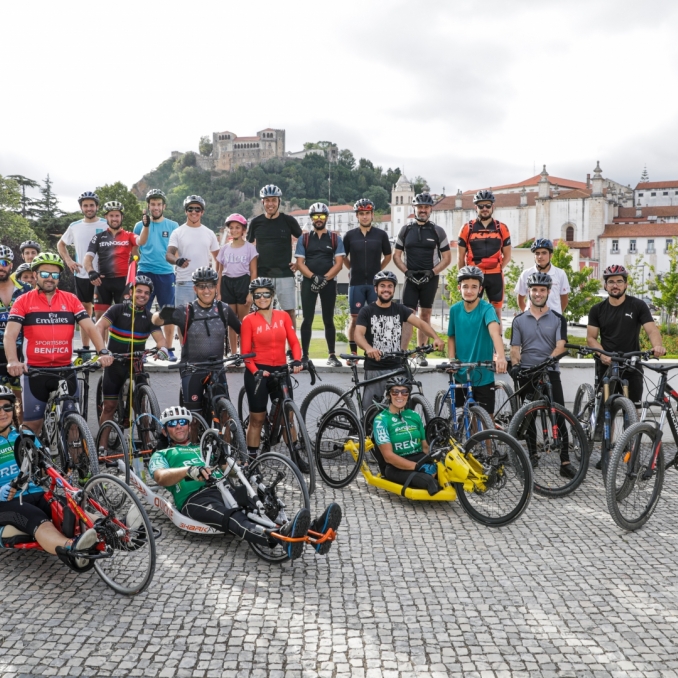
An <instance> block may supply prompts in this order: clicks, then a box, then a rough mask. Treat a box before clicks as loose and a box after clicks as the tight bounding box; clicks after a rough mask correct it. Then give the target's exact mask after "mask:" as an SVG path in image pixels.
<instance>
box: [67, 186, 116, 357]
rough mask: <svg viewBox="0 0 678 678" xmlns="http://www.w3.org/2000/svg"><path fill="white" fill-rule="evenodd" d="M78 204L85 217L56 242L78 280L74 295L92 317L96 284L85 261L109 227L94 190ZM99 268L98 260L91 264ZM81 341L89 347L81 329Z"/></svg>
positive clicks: (85, 195) (87, 192) (86, 194)
mask: <svg viewBox="0 0 678 678" xmlns="http://www.w3.org/2000/svg"><path fill="white" fill-rule="evenodd" d="M78 204H79V205H80V209H81V210H82V214H83V218H82V219H80V220H78V221H74V222H73V223H72V224H71V225H70V226H69V227H68V228H67V229H66V232H65V233H64V234H63V235H62V236H61V239H60V240H59V242H58V243H57V251H58V252H59V254H60V255H61V258H62V259H63V260H64V262H65V263H66V266H68V268H69V269H70V270H71V271H72V273H73V277H74V280H75V295H76V296H77V297H78V299H79V300H80V302H81V303H82V305H83V306H84V307H85V311H87V317H88V318H91V317H92V302H93V301H94V285H93V284H92V282H91V280H90V278H89V275H88V274H87V271H86V270H85V267H84V266H83V262H84V261H85V255H86V254H87V248H88V247H89V244H90V242H92V238H94V236H95V235H97V234H99V233H103V232H104V231H105V230H106V229H107V228H108V224H107V223H106V220H105V219H101V218H100V217H98V216H97V210H98V209H99V196H98V195H97V194H96V193H93V192H92V191H85V192H84V193H82V194H81V195H80V197H79V198H78ZM68 247H73V248H74V249H75V259H72V258H71V256H70V254H69V252H68ZM98 265H99V259H98V257H95V258H94V260H93V261H92V266H93V267H94V268H95V269H96V268H97V267H98ZM80 338H81V339H82V347H83V348H84V349H87V348H89V343H90V338H89V335H88V334H87V332H86V331H84V330H83V329H82V328H81V329H80Z"/></svg>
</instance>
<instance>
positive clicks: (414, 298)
mask: <svg viewBox="0 0 678 678" xmlns="http://www.w3.org/2000/svg"><path fill="white" fill-rule="evenodd" d="M439 277H440V276H437V275H434V276H433V277H432V278H431V279H430V280H429V281H428V282H427V283H426V284H425V285H415V284H414V283H413V282H412V281H411V280H407V279H406V280H405V284H404V285H403V298H402V304H403V306H407V308H415V309H416V308H419V307H420V306H421V308H433V302H434V301H435V298H436V292H437V291H438V278H439Z"/></svg>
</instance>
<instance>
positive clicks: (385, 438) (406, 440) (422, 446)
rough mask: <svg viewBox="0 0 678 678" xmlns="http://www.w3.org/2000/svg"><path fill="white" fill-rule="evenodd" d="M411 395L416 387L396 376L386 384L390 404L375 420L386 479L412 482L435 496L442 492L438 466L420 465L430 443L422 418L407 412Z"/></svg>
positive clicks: (411, 483) (395, 481)
mask: <svg viewBox="0 0 678 678" xmlns="http://www.w3.org/2000/svg"><path fill="white" fill-rule="evenodd" d="M411 392H412V384H411V383H410V382H409V381H408V380H407V379H406V378H405V377H392V378H391V379H389V380H388V381H387V382H386V393H387V396H388V400H389V405H388V409H385V410H383V411H382V412H380V413H379V414H378V415H377V416H376V417H375V419H374V427H373V430H374V442H375V444H376V445H378V446H379V451H380V452H381V456H382V457H383V459H384V462H385V464H386V468H385V470H384V477H385V478H386V480H390V481H391V482H393V483H398V484H399V485H404V484H405V483H406V482H408V481H409V487H412V488H415V489H419V490H427V491H428V493H429V494H430V495H434V494H436V493H437V492H439V491H440V489H441V488H440V485H438V481H437V480H436V473H437V467H436V465H435V464H434V463H432V462H431V463H428V464H423V465H421V466H420V465H419V463H418V462H420V461H421V460H422V459H423V458H424V457H425V456H426V455H427V454H428V443H427V442H426V433H425V429H424V423H423V422H422V420H421V417H420V416H419V415H418V414H417V413H416V412H415V411H414V410H409V409H407V402H408V400H409V397H410V393H411ZM413 474H414V475H413ZM410 478H411V479H410Z"/></svg>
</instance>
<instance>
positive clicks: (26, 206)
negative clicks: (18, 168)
mask: <svg viewBox="0 0 678 678" xmlns="http://www.w3.org/2000/svg"><path fill="white" fill-rule="evenodd" d="M7 178H8V179H13V180H14V181H16V183H17V184H18V185H19V189H20V191H21V206H20V209H19V214H21V216H22V217H23V218H24V219H33V218H34V217H37V216H38V212H37V205H36V203H37V200H36V199H35V198H31V196H29V195H27V194H26V189H29V188H33V189H35V188H38V186H40V184H39V183H38V182H37V181H35V180H34V179H29V178H28V177H25V176H23V175H22V174H10V175H9V176H8V177H7Z"/></svg>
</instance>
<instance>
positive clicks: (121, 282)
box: [94, 278, 127, 310]
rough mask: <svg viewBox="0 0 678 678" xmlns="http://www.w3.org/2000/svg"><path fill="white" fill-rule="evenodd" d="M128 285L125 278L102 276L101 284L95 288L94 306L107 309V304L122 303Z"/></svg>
mask: <svg viewBox="0 0 678 678" xmlns="http://www.w3.org/2000/svg"><path fill="white" fill-rule="evenodd" d="M126 285H127V281H126V280H125V278H101V285H99V287H95V288H94V306H95V307H97V308H102V309H103V310H106V308H105V307H106V306H112V305H113V304H121V303H122V297H123V292H124V291H125V287H126Z"/></svg>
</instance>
